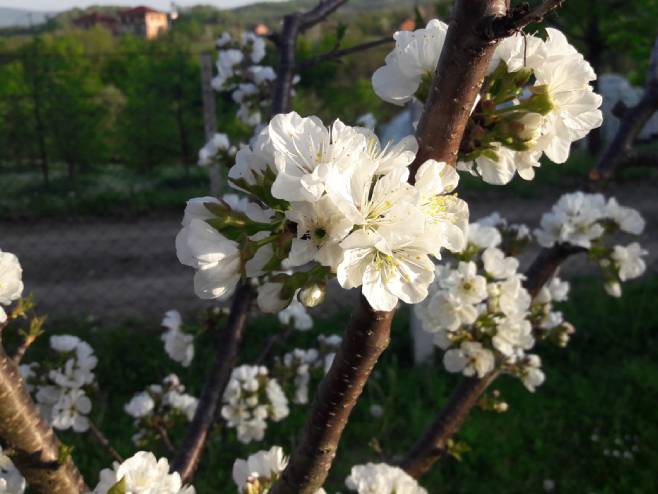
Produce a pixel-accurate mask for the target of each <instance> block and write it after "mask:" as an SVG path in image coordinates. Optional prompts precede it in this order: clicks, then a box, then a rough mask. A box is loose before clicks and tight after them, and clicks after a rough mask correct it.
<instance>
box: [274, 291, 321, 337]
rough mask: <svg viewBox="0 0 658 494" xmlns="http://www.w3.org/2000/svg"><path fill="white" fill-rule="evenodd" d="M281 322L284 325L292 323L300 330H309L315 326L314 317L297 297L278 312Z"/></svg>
mask: <svg viewBox="0 0 658 494" xmlns="http://www.w3.org/2000/svg"><path fill="white" fill-rule="evenodd" d="M278 318H279V322H280V323H281V324H283V325H284V326H288V325H292V327H294V328H295V329H296V330H298V331H308V330H309V329H311V328H312V327H313V319H312V318H311V316H310V315H309V314H308V312H307V311H306V307H304V306H303V305H302V304H301V303H300V302H299V301H298V300H297V299H296V298H293V299H292V301H291V302H290V305H288V307H286V308H285V309H283V310H282V311H281V312H279V314H278Z"/></svg>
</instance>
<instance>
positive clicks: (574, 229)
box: [535, 192, 605, 249]
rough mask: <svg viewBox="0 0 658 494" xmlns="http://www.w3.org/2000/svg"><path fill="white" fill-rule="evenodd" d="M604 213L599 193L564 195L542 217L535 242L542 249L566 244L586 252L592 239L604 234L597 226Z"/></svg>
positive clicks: (536, 231) (600, 226)
mask: <svg viewBox="0 0 658 494" xmlns="http://www.w3.org/2000/svg"><path fill="white" fill-rule="evenodd" d="M604 214H605V199H604V198H603V196H602V195H601V194H585V193H583V192H573V193H570V194H565V195H563V196H562V197H560V199H559V200H558V202H557V203H556V204H555V205H554V206H553V209H552V210H551V211H550V212H548V213H545V214H544V215H543V216H542V218H541V227H540V228H538V229H537V230H535V235H536V237H537V241H538V242H539V244H540V245H541V246H542V247H551V246H552V245H554V244H556V243H569V244H571V245H576V246H579V247H583V248H586V249H588V248H590V247H591V245H592V240H595V239H597V238H599V237H600V236H601V235H603V233H604V231H605V230H604V228H603V226H602V225H601V224H600V223H599V220H601V218H602V217H603V215H604Z"/></svg>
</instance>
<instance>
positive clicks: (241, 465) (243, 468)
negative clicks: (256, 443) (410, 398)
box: [233, 446, 427, 494]
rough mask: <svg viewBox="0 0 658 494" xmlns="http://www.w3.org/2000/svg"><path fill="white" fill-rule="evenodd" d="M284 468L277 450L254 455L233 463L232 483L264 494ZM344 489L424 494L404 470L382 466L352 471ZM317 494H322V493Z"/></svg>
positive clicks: (363, 493)
mask: <svg viewBox="0 0 658 494" xmlns="http://www.w3.org/2000/svg"><path fill="white" fill-rule="evenodd" d="M287 465H288V458H287V457H286V456H285V454H284V452H283V449H282V448H281V447H279V446H273V447H271V448H270V449H269V450H263V451H259V452H257V453H254V454H252V455H250V456H249V457H248V458H247V459H246V460H243V459H237V460H235V463H234V464H233V480H234V482H235V484H236V485H237V487H238V493H239V494H267V492H269V490H270V488H271V487H272V484H274V482H276V480H277V479H278V478H279V477H280V476H281V473H282V472H283V470H284V469H285V468H286V466H287ZM345 485H346V487H347V488H348V489H350V490H352V491H355V492H357V493H358V494H427V491H426V490H425V489H423V488H422V487H420V486H419V485H418V482H417V481H416V480H415V479H414V478H412V477H410V476H409V475H408V474H407V473H406V472H405V471H404V470H402V469H401V468H398V467H394V466H390V465H387V464H385V463H379V464H374V463H368V464H366V465H357V466H354V467H352V470H351V472H350V475H349V477H347V479H346V480H345ZM316 494H325V490H324V489H320V490H318V491H316Z"/></svg>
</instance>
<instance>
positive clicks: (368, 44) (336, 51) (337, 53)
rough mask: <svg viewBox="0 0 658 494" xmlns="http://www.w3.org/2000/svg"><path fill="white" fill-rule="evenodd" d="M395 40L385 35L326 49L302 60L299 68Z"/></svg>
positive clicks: (309, 66) (313, 65) (305, 67)
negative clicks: (352, 44)
mask: <svg viewBox="0 0 658 494" xmlns="http://www.w3.org/2000/svg"><path fill="white" fill-rule="evenodd" d="M394 41H395V40H394V39H393V38H392V37H391V36H387V37H386V38H381V39H376V40H373V41H368V42H366V43H361V44H359V45H354V46H350V47H349V48H343V49H334V50H331V51H328V52H327V53H322V54H320V55H317V56H315V57H313V58H309V59H307V60H304V61H303V62H301V63H300V64H299V69H300V70H305V69H309V68H311V67H315V66H316V65H318V64H320V63H322V62H328V61H330V60H336V59H338V58H341V57H344V56H347V55H353V54H354V53H359V52H362V51H366V50H370V49H372V48H376V47H378V46H382V45H388V44H391V43H393V42H394Z"/></svg>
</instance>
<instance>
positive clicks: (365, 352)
mask: <svg viewBox="0 0 658 494" xmlns="http://www.w3.org/2000/svg"><path fill="white" fill-rule="evenodd" d="M394 313H395V312H394V311H391V312H377V311H374V310H373V309H372V308H371V307H370V305H368V302H367V301H366V299H365V298H364V297H363V296H361V297H360V300H359V305H358V306H357V307H356V309H355V312H354V313H353V314H352V321H351V323H350V325H349V327H348V328H347V331H346V332H345V335H344V337H343V342H342V343H341V346H340V348H339V349H338V352H337V353H336V357H335V358H334V361H333V363H332V365H331V368H330V369H329V372H328V373H327V375H326V376H325V378H324V379H323V380H322V383H321V384H320V387H319V389H318V392H317V395H316V397H315V400H314V401H313V404H312V406H311V412H310V416H309V418H308V420H307V422H306V427H305V428H304V432H303V434H302V438H301V441H300V443H299V444H298V445H297V448H296V449H295V451H294V453H293V454H292V456H291V458H290V463H289V464H288V467H287V468H286V470H285V471H284V472H283V474H282V476H281V478H280V479H279V481H277V482H276V484H274V486H273V487H272V489H271V491H270V494H315V492H316V491H317V490H318V489H319V488H320V487H322V484H324V481H325V479H326V478H327V474H328V472H329V469H330V468H331V464H332V462H333V459H334V457H335V456H336V449H337V447H338V441H339V440H340V436H341V435H342V433H343V429H345V426H346V425H347V420H348V418H349V416H350V413H351V412H352V409H353V408H354V406H355V405H356V402H357V399H358V398H359V396H360V395H361V392H362V391H363V387H364V386H365V384H366V382H367V380H368V378H369V377H370V373H371V372H372V370H373V368H374V367H375V364H376V363H377V359H379V356H380V355H381V354H382V352H383V351H384V350H385V349H386V347H387V346H388V344H389V340H390V333H391V322H392V320H393V315H394Z"/></svg>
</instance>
